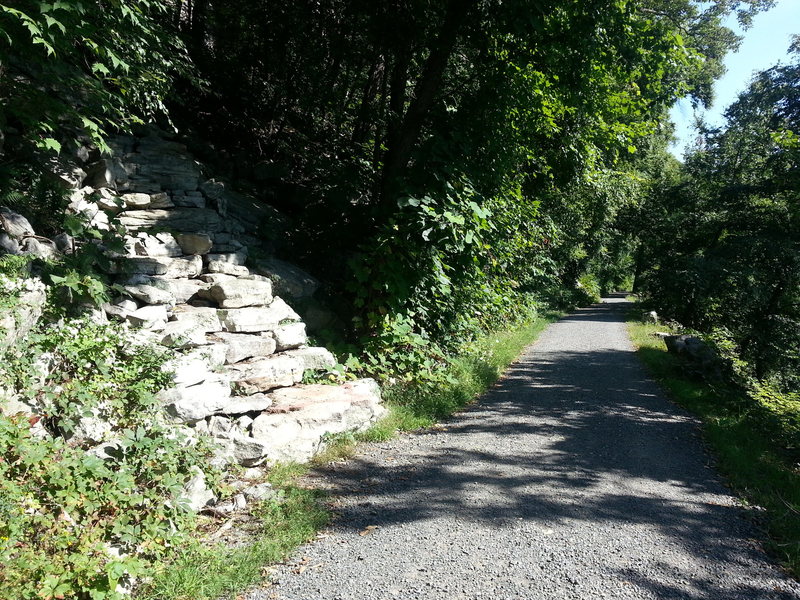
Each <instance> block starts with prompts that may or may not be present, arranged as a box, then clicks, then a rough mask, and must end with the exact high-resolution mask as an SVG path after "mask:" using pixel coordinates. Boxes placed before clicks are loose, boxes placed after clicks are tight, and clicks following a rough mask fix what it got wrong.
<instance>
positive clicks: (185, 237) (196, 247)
mask: <svg viewBox="0 0 800 600" xmlns="http://www.w3.org/2000/svg"><path fill="white" fill-rule="evenodd" d="M175 240H176V241H177V242H178V245H179V246H180V247H181V250H182V251H183V253H184V254H198V255H203V254H208V252H209V251H210V250H211V246H212V245H213V244H214V242H213V241H212V239H211V236H210V235H208V234H207V233H178V234H177V235H176V236H175Z"/></svg>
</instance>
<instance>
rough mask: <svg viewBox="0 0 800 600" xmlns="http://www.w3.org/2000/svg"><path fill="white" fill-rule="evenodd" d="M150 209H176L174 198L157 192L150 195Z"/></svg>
mask: <svg viewBox="0 0 800 600" xmlns="http://www.w3.org/2000/svg"><path fill="white" fill-rule="evenodd" d="M149 208H175V204H174V203H173V202H172V198H170V197H169V195H168V194H166V193H165V192H157V193H155V194H150V207H149Z"/></svg>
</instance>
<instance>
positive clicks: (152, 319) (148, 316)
mask: <svg viewBox="0 0 800 600" xmlns="http://www.w3.org/2000/svg"><path fill="white" fill-rule="evenodd" d="M126 318H127V320H128V322H129V323H130V324H131V325H134V326H136V327H141V328H142V329H153V330H157V329H161V328H163V327H164V326H165V325H166V324H167V318H168V314H167V307H166V306H164V305H163V304H157V305H152V306H143V307H142V308H139V309H137V310H135V311H133V312H132V313H130V314H129V315H128V316H127V317H126Z"/></svg>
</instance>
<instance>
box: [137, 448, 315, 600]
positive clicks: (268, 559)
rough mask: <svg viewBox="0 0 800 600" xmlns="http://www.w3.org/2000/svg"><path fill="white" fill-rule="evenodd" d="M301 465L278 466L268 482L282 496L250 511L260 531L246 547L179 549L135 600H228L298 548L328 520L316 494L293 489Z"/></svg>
mask: <svg viewBox="0 0 800 600" xmlns="http://www.w3.org/2000/svg"><path fill="white" fill-rule="evenodd" d="M307 470H308V467H306V466H305V465H295V464H291V465H280V466H278V467H276V468H274V469H272V470H271V472H270V474H269V481H270V483H272V484H273V488H274V489H276V490H280V491H282V492H283V499H282V501H280V502H277V501H267V502H264V503H262V505H261V506H260V507H259V508H258V509H257V510H256V511H255V516H256V517H257V518H259V519H260V520H261V522H262V525H261V526H262V528H263V533H262V535H260V536H259V537H258V539H257V540H256V541H255V542H254V543H251V544H248V545H246V546H242V547H239V548H228V547H226V546H224V545H222V544H217V545H213V546H207V545H206V546H204V545H201V544H200V543H199V542H198V543H195V544H193V545H192V546H190V547H188V548H186V549H185V550H183V551H182V552H181V553H180V554H179V555H178V556H177V558H176V559H175V560H174V561H173V562H172V563H170V564H169V565H168V566H167V568H165V569H164V570H163V571H161V572H159V573H157V574H156V575H155V577H154V578H153V580H152V582H150V583H149V584H148V585H147V586H146V587H144V588H143V589H140V590H139V591H138V592H137V593H136V594H135V598H137V600H213V599H217V598H222V597H226V595H227V596H229V597H231V598H234V597H235V595H236V593H237V592H241V591H242V590H243V589H246V588H247V587H248V586H250V585H253V584H254V583H256V582H258V581H259V580H261V579H263V577H264V566H265V565H269V564H274V563H276V562H279V561H281V560H283V559H284V558H286V556H288V555H289V553H290V552H291V551H292V550H294V549H295V548H296V547H297V546H299V545H300V544H302V543H304V542H307V541H308V540H310V539H312V538H313V537H314V535H315V534H316V533H317V531H319V530H320V529H321V528H322V527H324V526H325V524H326V523H327V522H328V516H329V515H328V512H327V511H326V510H325V508H324V507H323V505H322V503H321V502H320V499H321V496H322V494H321V493H320V492H318V491H316V490H311V489H307V488H304V487H300V486H298V485H297V479H298V478H299V477H300V476H301V475H303V474H305V473H306V472H307Z"/></svg>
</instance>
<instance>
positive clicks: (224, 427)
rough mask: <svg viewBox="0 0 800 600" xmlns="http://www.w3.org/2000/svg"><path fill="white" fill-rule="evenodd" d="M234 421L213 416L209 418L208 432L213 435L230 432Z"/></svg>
mask: <svg viewBox="0 0 800 600" xmlns="http://www.w3.org/2000/svg"><path fill="white" fill-rule="evenodd" d="M232 427H233V421H231V419H229V418H228V417H218V416H211V417H209V418H208V432H209V433H210V434H211V435H222V434H224V433H228V432H230V430H231V428H232Z"/></svg>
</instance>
